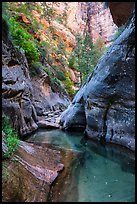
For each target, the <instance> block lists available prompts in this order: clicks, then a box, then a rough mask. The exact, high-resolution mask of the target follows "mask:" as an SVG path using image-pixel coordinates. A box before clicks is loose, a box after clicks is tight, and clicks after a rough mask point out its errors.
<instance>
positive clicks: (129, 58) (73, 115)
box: [60, 13, 135, 151]
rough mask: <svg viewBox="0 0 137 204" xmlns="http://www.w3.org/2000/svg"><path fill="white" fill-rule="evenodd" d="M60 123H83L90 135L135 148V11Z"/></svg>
mask: <svg viewBox="0 0 137 204" xmlns="http://www.w3.org/2000/svg"><path fill="white" fill-rule="evenodd" d="M60 124H61V126H62V128H63V129H72V128H75V129H77V128H78V127H79V125H82V126H83V127H84V126H85V130H86V133H87V135H88V137H90V138H93V139H95V140H103V141H107V142H112V143H116V144H120V145H123V146H125V147H127V148H129V149H131V150H133V151H134V150H135V13H133V16H132V18H131V20H130V22H129V23H128V25H127V27H126V29H125V30H124V31H123V33H122V34H121V35H120V36H119V38H117V40H116V41H115V42H114V44H113V45H112V46H111V47H110V48H109V50H108V51H107V53H106V54H105V55H104V56H103V57H102V58H101V59H100V61H99V63H98V64H97V66H96V67H95V69H94V71H93V73H92V74H91V75H90V76H89V77H88V79H87V81H86V82H85V83H84V84H83V86H82V87H81V89H80V91H79V92H78V93H77V94H76V96H75V98H74V100H73V101H72V104H71V105H70V106H69V107H68V109H67V110H66V111H65V112H64V113H63V114H62V115H61V121H60Z"/></svg>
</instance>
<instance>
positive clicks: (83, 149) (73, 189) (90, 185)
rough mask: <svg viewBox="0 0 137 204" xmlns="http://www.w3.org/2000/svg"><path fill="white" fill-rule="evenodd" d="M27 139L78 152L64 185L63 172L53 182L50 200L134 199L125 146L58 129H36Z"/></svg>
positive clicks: (132, 173) (132, 164)
mask: <svg viewBox="0 0 137 204" xmlns="http://www.w3.org/2000/svg"><path fill="white" fill-rule="evenodd" d="M26 141H27V142H32V143H36V144H48V145H52V147H55V149H56V148H60V149H64V150H67V151H74V152H78V153H80V156H77V160H76V161H75V162H74V163H73V165H72V167H71V175H70V177H68V178H66V180H65V179H64V180H63V183H64V185H63V186H62V184H60V185H59V181H60V180H61V174H62V173H61V174H60V175H59V176H58V178H57V181H55V182H54V184H53V187H52V192H51V195H50V198H49V202H53V201H54V202H82V201H83V202H135V158H134V155H133V153H132V152H130V151H127V150H126V149H125V148H123V147H119V146H116V145H111V144H107V145H105V146H104V145H101V144H100V143H97V142H94V141H92V140H86V139H84V138H83V134H82V133H77V132H63V131H61V130H59V129H56V130H45V129H39V130H38V131H37V132H35V133H34V134H32V135H31V136H29V137H28V138H27V139H26ZM78 155H79V154H78ZM68 179H69V182H68ZM57 184H58V186H57ZM65 184H66V185H65ZM55 194H56V195H57V196H55Z"/></svg>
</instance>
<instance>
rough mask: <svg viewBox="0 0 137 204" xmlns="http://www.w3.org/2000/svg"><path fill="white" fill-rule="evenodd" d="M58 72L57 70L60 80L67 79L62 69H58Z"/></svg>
mask: <svg viewBox="0 0 137 204" xmlns="http://www.w3.org/2000/svg"><path fill="white" fill-rule="evenodd" d="M56 72H57V73H56V76H57V78H58V79H59V80H60V81H64V80H66V77H65V74H64V73H63V72H62V71H60V70H57V71H56Z"/></svg>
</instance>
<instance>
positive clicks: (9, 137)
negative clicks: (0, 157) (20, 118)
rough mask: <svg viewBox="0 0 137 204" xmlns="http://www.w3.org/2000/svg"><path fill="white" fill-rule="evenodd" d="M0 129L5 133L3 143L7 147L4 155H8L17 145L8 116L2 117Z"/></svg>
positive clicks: (16, 137)
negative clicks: (0, 127)
mask: <svg viewBox="0 0 137 204" xmlns="http://www.w3.org/2000/svg"><path fill="white" fill-rule="evenodd" d="M2 130H3V131H4V133H5V137H4V140H5V144H6V145H7V147H8V152H6V153H5V155H4V156H5V157H10V156H11V155H12V153H13V152H14V151H15V150H16V149H17V147H18V145H19V139H18V135H17V133H16V131H15V130H14V128H13V127H12V125H11V123H10V120H9V118H8V117H3V118H2Z"/></svg>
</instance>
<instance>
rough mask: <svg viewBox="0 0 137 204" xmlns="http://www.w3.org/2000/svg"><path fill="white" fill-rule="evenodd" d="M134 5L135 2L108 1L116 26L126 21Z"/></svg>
mask: <svg viewBox="0 0 137 204" xmlns="http://www.w3.org/2000/svg"><path fill="white" fill-rule="evenodd" d="M134 6H135V2H109V8H110V12H111V15H112V18H113V21H114V23H115V24H116V25H117V26H118V27H119V26H122V25H124V24H125V23H126V22H127V21H128V19H129V18H130V15H131V12H132V10H133V7H134Z"/></svg>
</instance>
